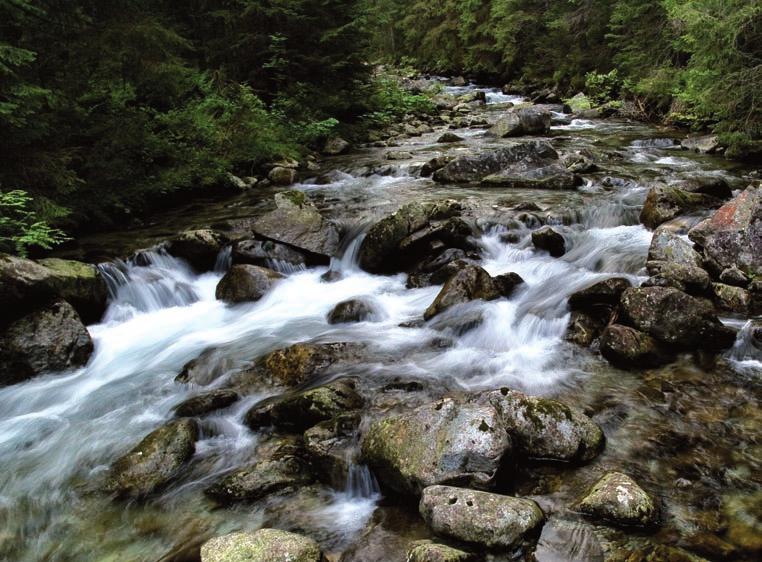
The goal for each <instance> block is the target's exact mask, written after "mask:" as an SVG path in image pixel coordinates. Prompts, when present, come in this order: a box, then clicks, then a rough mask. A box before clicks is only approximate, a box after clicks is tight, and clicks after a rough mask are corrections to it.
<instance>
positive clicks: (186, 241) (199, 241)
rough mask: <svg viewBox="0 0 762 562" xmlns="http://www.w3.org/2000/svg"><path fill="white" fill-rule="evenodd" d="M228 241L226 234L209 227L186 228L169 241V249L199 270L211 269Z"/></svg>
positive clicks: (171, 252)
mask: <svg viewBox="0 0 762 562" xmlns="http://www.w3.org/2000/svg"><path fill="white" fill-rule="evenodd" d="M227 242H228V240H227V238H226V237H225V236H223V235H222V234H220V233H219V232H216V231H214V230H210V229H208V228H206V229H200V230H186V231H185V232H182V233H180V234H179V235H178V236H176V237H175V238H172V239H171V240H170V241H169V242H168V243H167V251H168V252H169V253H170V254H172V255H173V256H175V257H176V258H181V259H184V260H185V261H187V262H188V263H189V264H191V266H192V267H193V268H194V269H196V270H197V271H201V272H203V271H210V270H212V269H214V264H215V263H216V261H217V255H218V254H219V253H220V250H222V248H223V246H225V244H227Z"/></svg>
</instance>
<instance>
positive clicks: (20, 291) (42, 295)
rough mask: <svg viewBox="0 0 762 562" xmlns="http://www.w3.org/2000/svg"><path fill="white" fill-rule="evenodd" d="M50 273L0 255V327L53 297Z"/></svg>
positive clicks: (15, 257) (35, 265)
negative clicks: (0, 317)
mask: <svg viewBox="0 0 762 562" xmlns="http://www.w3.org/2000/svg"><path fill="white" fill-rule="evenodd" d="M51 275H52V272H51V270H50V269H48V268H47V267H44V266H42V265H40V264H38V263H37V262H34V261H32V260H28V259H26V258H20V257H18V256H11V255H8V254H0V287H2V291H0V306H1V307H2V310H3V315H2V319H0V325H1V324H5V323H8V322H10V321H11V320H14V319H16V318H18V317H19V316H21V315H22V314H24V313H28V312H31V311H32V310H33V309H34V308H36V307H38V306H39V305H40V302H41V301H42V302H44V301H46V300H48V299H50V298H53V297H54V296H55V291H54V290H53V287H52V286H51V284H50V278H51Z"/></svg>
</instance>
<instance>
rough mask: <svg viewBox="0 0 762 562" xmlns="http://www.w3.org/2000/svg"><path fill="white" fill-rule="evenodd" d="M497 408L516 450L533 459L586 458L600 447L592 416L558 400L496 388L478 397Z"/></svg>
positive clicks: (601, 434)
mask: <svg viewBox="0 0 762 562" xmlns="http://www.w3.org/2000/svg"><path fill="white" fill-rule="evenodd" d="M477 401H478V402H480V403H487V404H491V405H492V406H493V407H495V409H496V410H497V411H498V412H499V414H500V417H501V419H502V420H503V423H504V424H505V428H506V430H507V431H508V434H509V435H510V436H511V439H512V441H513V444H514V447H515V449H516V451H521V452H523V453H524V454H525V455H527V456H528V457H531V458H536V459H547V460H556V461H565V462H587V461H590V460H592V459H593V458H595V457H596V456H597V455H598V454H599V453H600V452H601V450H602V449H603V446H604V442H605V439H604V436H603V431H601V428H600V427H599V426H598V424H596V423H595V422H594V421H593V420H591V419H590V418H589V417H587V416H586V415H585V414H583V413H582V412H581V411H579V410H577V409H576V408H572V407H571V406H568V405H566V404H564V403H562V402H559V401H557V400H551V399H548V398H537V397H534V396H527V395H526V394H523V393H521V392H517V391H515V390H508V389H502V390H495V391H490V392H487V393H484V394H482V395H480V396H479V397H478V398H477Z"/></svg>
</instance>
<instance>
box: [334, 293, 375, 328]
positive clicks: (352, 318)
mask: <svg viewBox="0 0 762 562" xmlns="http://www.w3.org/2000/svg"><path fill="white" fill-rule="evenodd" d="M377 315H378V312H377V310H376V307H375V306H374V305H373V303H372V302H370V301H369V300H367V299H350V300H346V301H342V302H340V303H339V304H337V305H336V306H335V307H333V309H331V311H330V312H329V313H328V323H329V324H344V323H349V322H365V321H367V320H373V319H374V318H375V317H376V316H377Z"/></svg>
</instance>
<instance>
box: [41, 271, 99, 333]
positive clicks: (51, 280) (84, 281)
mask: <svg viewBox="0 0 762 562" xmlns="http://www.w3.org/2000/svg"><path fill="white" fill-rule="evenodd" d="M38 263H39V264H40V265H42V266H44V267H46V268H47V269H48V270H49V271H50V276H49V277H48V279H47V284H48V286H49V287H50V288H51V290H52V292H53V293H54V294H55V295H57V296H59V297H61V298H62V299H64V300H65V301H66V302H68V303H69V304H70V305H72V306H73V307H74V309H75V310H76V311H77V313H78V314H79V316H80V318H81V319H82V321H83V322H85V323H89V322H97V321H98V320H100V319H101V317H102V316H103V313H104V312H105V311H106V305H107V301H108V289H107V287H106V282H105V281H104V280H103V277H101V274H100V272H99V271H98V268H97V267H95V266H94V265H92V264H89V263H83V262H80V261H75V260H62V259H59V258H45V259H41V260H39V262H38Z"/></svg>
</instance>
